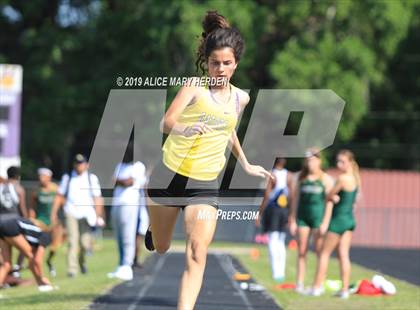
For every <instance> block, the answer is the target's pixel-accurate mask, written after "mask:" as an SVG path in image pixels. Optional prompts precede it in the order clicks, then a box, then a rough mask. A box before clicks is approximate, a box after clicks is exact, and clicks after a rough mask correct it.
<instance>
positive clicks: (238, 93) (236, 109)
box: [145, 11, 271, 310]
mask: <svg viewBox="0 0 420 310" xmlns="http://www.w3.org/2000/svg"><path fill="white" fill-rule="evenodd" d="M203 28H204V31H203V33H202V37H203V38H202V41H201V44H200V46H199V49H198V53H197V55H198V59H197V62H196V66H197V69H198V68H199V67H200V68H201V69H202V70H203V71H204V68H205V67H204V66H206V69H207V74H208V76H209V77H210V78H222V79H224V80H225V81H226V82H227V83H225V84H227V85H217V86H199V85H196V81H197V79H196V78H192V79H191V80H190V82H191V83H189V85H187V86H183V87H182V88H181V89H180V91H179V92H178V94H177V95H176V97H175V99H174V100H173V102H172V103H171V105H170V107H169V108H168V110H167V112H166V114H165V116H164V117H163V119H162V121H161V130H162V132H164V133H167V134H169V136H168V138H167V140H166V141H165V143H164V145H163V148H162V151H163V158H162V161H161V162H160V164H159V165H157V166H156V167H155V169H154V170H153V172H152V175H151V177H150V182H149V185H148V190H147V192H148V196H149V197H150V199H152V201H150V200H149V212H150V222H151V227H150V228H149V230H148V232H147V233H146V236H145V244H146V247H147V248H148V249H149V250H153V249H156V250H157V252H158V253H160V254H162V253H165V252H166V251H167V250H168V249H169V247H170V243H171V239H172V233H173V229H174V226H175V223H176V219H177V216H178V213H179V211H180V209H183V211H184V224H185V226H184V227H185V233H186V253H185V258H186V264H185V270H184V272H183V275H182V279H181V283H180V289H179V295H178V309H182V310H185V309H193V308H194V305H195V302H196V299H197V296H198V294H199V292H200V289H201V285H202V279H203V273H204V269H205V265H206V257H207V249H208V246H209V244H210V242H211V240H212V238H213V235H214V232H215V229H216V212H217V208H218V199H217V196H218V188H219V185H218V181H217V177H218V175H219V173H220V172H221V170H222V169H223V167H224V165H225V162H226V158H225V156H224V153H225V149H226V147H227V145H228V144H229V145H230V147H231V149H232V152H233V154H234V155H235V157H236V158H237V159H238V161H239V162H240V164H241V165H242V167H243V169H244V170H245V171H246V172H247V173H248V174H249V175H251V176H258V177H262V178H265V177H271V174H270V173H269V172H268V171H266V170H265V169H264V168H263V167H261V166H257V165H251V164H250V163H249V162H248V161H247V159H246V157H245V154H244V153H243V151H242V148H241V145H240V143H239V140H238V138H237V135H236V131H235V126H236V124H237V120H238V115H239V114H240V113H241V111H242V110H243V109H244V107H245V106H246V104H247V103H248V101H249V96H248V94H247V93H246V92H244V91H242V90H240V89H239V88H237V87H235V86H233V85H232V84H230V83H229V81H230V79H231V77H232V75H233V74H234V72H235V69H236V68H237V66H238V62H239V60H240V58H241V55H242V52H243V50H244V41H243V39H242V37H241V35H240V33H239V31H238V30H236V29H235V28H232V27H230V25H229V23H228V21H227V20H226V19H225V18H224V17H223V16H222V15H219V14H218V13H217V12H215V11H211V12H207V15H206V16H205V17H204V20H203ZM168 180H169V181H168ZM171 180H172V181H171ZM168 183H169V186H167V185H168ZM187 183H188V184H187ZM170 197H175V198H176V201H174V202H173V203H171V202H170V200H169V201H168V198H169V199H170ZM165 199H166V200H165ZM199 212H203V213H206V214H208V215H210V217H207V218H206V220H201V219H198V218H197V215H198V214H199ZM209 218H210V220H209Z"/></svg>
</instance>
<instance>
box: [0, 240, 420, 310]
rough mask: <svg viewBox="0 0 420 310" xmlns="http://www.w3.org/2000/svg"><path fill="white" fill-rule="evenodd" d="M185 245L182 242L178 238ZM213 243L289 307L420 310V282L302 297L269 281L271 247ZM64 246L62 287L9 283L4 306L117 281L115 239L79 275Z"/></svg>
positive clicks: (66, 298)
mask: <svg viewBox="0 0 420 310" xmlns="http://www.w3.org/2000/svg"><path fill="white" fill-rule="evenodd" d="M174 245H175V246H176V247H181V248H182V245H183V242H180V241H177V242H174ZM212 247H213V248H224V249H231V250H232V253H235V256H236V257H238V258H239V259H240V261H241V262H242V263H243V264H244V265H245V267H246V268H247V269H248V270H249V271H250V272H251V274H252V275H253V277H254V278H255V279H256V280H257V281H258V282H260V283H261V284H263V285H264V286H265V287H266V288H267V289H268V290H269V292H270V294H271V295H272V296H273V297H274V298H275V300H276V301H277V302H278V303H279V304H280V305H282V306H283V308H285V309H320V310H321V309H322V310H323V309H340V310H341V309H358V310H365V309H369V310H370V309H384V310H385V309H404V310H405V309H420V287H417V286H414V285H410V284H408V283H405V282H403V281H398V280H396V279H394V278H392V277H387V278H388V279H389V280H391V281H392V282H393V283H394V284H395V285H396V287H397V290H398V292H397V295H395V296H389V297H359V296H352V297H351V298H350V299H349V300H347V301H343V300H339V299H337V298H334V297H332V296H330V295H328V294H327V295H324V296H322V297H318V298H315V297H304V296H301V295H298V294H296V293H295V292H294V291H290V290H285V291H277V290H275V287H274V286H275V283H274V282H273V281H272V280H271V275H270V267H269V262H268V252H267V248H266V247H264V246H260V245H250V244H236V243H224V242H223V243H221V242H215V243H214V244H213V245H212ZM251 248H258V249H259V250H260V253H261V254H260V258H259V259H258V260H253V259H251V257H250V251H251ZM65 250H66V249H65V247H62V248H61V250H60V252H59V254H58V256H57V257H56V266H57V272H58V276H57V278H55V279H53V282H54V285H58V286H59V290H57V291H54V292H51V293H43V294H41V293H38V291H37V288H36V287H35V286H29V287H19V288H11V289H6V290H0V296H2V297H1V298H0V309H7V310H15V309H18V310H23V309H24V310H37V309H39V310H41V309H42V310H48V309H65V310H67V309H69V310H70V309H71V310H73V309H85V308H86V307H87V306H88V305H89V303H90V302H91V301H92V300H93V299H94V298H95V297H96V296H98V295H99V294H101V293H104V292H106V291H107V290H108V289H110V288H111V287H112V286H113V285H115V284H117V283H119V282H118V281H117V280H110V279H108V278H107V277H106V274H107V272H110V271H112V270H113V269H114V268H115V264H116V262H117V251H116V246H115V242H114V241H113V240H104V241H103V242H101V243H98V244H97V250H96V252H95V254H94V255H93V256H91V257H89V258H88V259H89V260H88V265H89V267H90V268H89V274H87V275H83V276H82V275H80V276H78V277H77V278H75V279H69V278H67V277H66V276H65V274H66V269H65ZM295 255H296V252H295V251H288V257H287V259H288V264H287V279H286V280H287V282H293V280H294V277H295ZM308 264H309V268H308V269H309V272H308V275H307V284H310V282H311V280H312V278H313V270H314V265H315V259H314V256H313V255H312V254H310V255H309V261H308ZM373 274H374V272H373V271H371V270H368V269H365V268H362V267H359V266H357V265H353V271H352V280H353V281H355V280H358V279H365V278H366V279H370V278H371V277H372V275H373ZM23 276H24V278H31V276H30V274H29V272H28V271H25V272H24V273H23ZM329 278H330V279H339V272H338V265H337V262H336V260H335V259H333V260H332V262H331V264H330V272H329Z"/></svg>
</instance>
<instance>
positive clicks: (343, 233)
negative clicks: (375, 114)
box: [311, 150, 361, 299]
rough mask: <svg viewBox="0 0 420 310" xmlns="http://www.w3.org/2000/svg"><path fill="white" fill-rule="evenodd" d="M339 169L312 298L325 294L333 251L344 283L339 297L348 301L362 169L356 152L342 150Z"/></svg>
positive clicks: (339, 155) (328, 210)
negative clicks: (355, 217)
mask: <svg viewBox="0 0 420 310" xmlns="http://www.w3.org/2000/svg"><path fill="white" fill-rule="evenodd" d="M337 168H338V170H339V171H340V175H339V176H338V178H337V182H336V183H335V185H334V187H333V189H332V190H331V192H330V193H329V194H328V201H329V203H328V204H327V207H326V210H325V216H324V221H323V225H321V227H320V230H321V233H323V234H324V233H326V236H325V240H324V243H323V246H322V250H321V254H320V256H319V261H318V267H317V272H316V276H315V280H314V284H313V288H312V291H311V295H313V296H319V295H321V294H322V287H321V286H322V283H323V281H324V279H325V277H326V274H327V270H328V262H329V258H330V256H331V253H332V251H334V249H337V254H338V255H337V256H338V260H339V263H340V270H341V280H342V282H343V286H342V289H341V291H340V292H339V293H338V294H337V295H338V297H340V298H343V299H347V298H349V296H350V294H349V282H350V269H351V262H350V246H351V237H352V234H353V230H354V229H355V227H356V222H355V220H354V215H353V205H354V204H355V201H356V195H357V192H358V191H359V190H360V185H361V182H360V175H359V166H358V164H357V162H356V160H355V157H354V154H353V152H351V151H349V150H341V151H340V152H339V153H338V155H337Z"/></svg>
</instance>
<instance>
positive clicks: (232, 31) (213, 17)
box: [195, 11, 245, 74]
mask: <svg viewBox="0 0 420 310" xmlns="http://www.w3.org/2000/svg"><path fill="white" fill-rule="evenodd" d="M202 25H203V30H204V31H203V32H202V33H201V36H202V38H201V42H200V45H199V47H198V51H197V60H196V62H195V66H196V69H197V72H198V70H199V69H201V71H202V73H203V74H204V73H205V71H206V69H205V66H204V65H205V63H206V62H207V59H208V58H209V56H210V54H211V52H212V51H214V50H216V49H219V48H224V47H230V48H232V50H233V55H234V56H235V60H236V62H239V60H240V59H241V56H242V54H243V52H244V49H245V42H244V40H243V38H242V36H241V34H240V33H239V30H238V29H236V28H234V27H231V26H230V24H229V22H228V21H227V20H226V18H225V17H224V16H223V15H220V14H219V13H217V11H208V12H207V14H206V16H205V17H204V19H203V22H202Z"/></svg>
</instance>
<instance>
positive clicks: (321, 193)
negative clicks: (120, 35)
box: [289, 149, 333, 293]
mask: <svg viewBox="0 0 420 310" xmlns="http://www.w3.org/2000/svg"><path fill="white" fill-rule="evenodd" d="M321 164H322V161H321V158H320V154H319V151H318V150H315V149H312V150H310V151H308V152H307V154H306V158H305V160H304V164H303V169H302V171H301V172H299V173H298V177H297V180H296V182H295V186H294V191H293V192H294V193H293V195H292V197H295V199H292V201H293V204H292V209H291V213H290V220H289V222H290V232H291V234H292V235H296V232H297V241H298V261H297V282H296V291H297V292H299V293H303V291H304V279H305V269H306V253H307V251H308V243H309V238H310V236H311V234H312V235H313V240H314V244H315V251H316V253H317V255H318V254H319V252H320V249H321V246H322V238H321V234H320V232H319V227H320V225H321V223H322V220H323V217H324V208H325V202H326V193H328V191H330V190H331V188H332V186H333V181H332V178H331V177H330V176H329V175H328V174H327V173H325V172H324V171H323V170H322V168H321Z"/></svg>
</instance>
